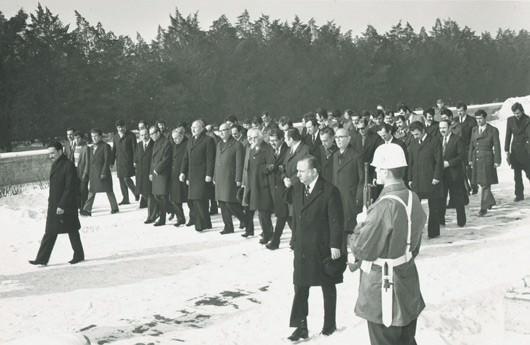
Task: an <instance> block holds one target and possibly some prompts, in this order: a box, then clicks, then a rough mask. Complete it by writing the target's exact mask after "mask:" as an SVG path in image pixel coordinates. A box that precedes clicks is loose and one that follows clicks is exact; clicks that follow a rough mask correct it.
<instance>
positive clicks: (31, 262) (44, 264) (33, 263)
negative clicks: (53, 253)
mask: <svg viewBox="0 0 530 345" xmlns="http://www.w3.org/2000/svg"><path fill="white" fill-rule="evenodd" d="M28 262H29V263H30V264H32V265H40V266H46V265H47V263H46V262H40V261H37V260H28Z"/></svg>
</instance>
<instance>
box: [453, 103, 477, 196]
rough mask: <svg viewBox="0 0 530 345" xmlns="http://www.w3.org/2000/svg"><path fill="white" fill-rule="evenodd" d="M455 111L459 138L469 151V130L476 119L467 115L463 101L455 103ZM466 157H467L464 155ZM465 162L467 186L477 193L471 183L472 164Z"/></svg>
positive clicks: (472, 192) (474, 185) (475, 124)
mask: <svg viewBox="0 0 530 345" xmlns="http://www.w3.org/2000/svg"><path fill="white" fill-rule="evenodd" d="M456 113H457V115H458V117H457V122H458V124H459V125H458V130H459V132H460V138H461V139H462V142H463V143H464V149H465V151H466V152H468V151H469V142H470V140H471V130H472V129H473V127H476V126H477V120H476V119H475V118H474V117H473V116H471V115H469V114H468V113H467V104H465V103H464V102H459V103H458V104H457V105H456ZM466 158H467V157H466ZM465 163H466V164H465V165H466V181H465V182H466V185H468V186H469V189H470V192H471V194H477V193H478V187H477V185H476V184H473V183H471V173H472V171H471V167H472V165H469V164H467V162H465Z"/></svg>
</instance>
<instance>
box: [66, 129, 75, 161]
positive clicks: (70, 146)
mask: <svg viewBox="0 0 530 345" xmlns="http://www.w3.org/2000/svg"><path fill="white" fill-rule="evenodd" d="M75 132H76V130H75V129H74V128H72V127H70V128H67V129H66V141H64V143H63V151H64V155H65V156H66V158H68V159H69V160H71V161H72V162H73V161H74V151H75V147H76V141H75Z"/></svg>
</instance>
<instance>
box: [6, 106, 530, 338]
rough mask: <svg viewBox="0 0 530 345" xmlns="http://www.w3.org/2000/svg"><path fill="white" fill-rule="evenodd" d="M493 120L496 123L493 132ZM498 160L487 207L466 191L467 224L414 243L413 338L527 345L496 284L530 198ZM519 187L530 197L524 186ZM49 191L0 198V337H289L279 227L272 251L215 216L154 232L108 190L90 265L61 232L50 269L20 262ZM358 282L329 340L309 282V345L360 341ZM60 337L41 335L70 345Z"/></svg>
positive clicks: (95, 222) (516, 255) (522, 265)
mask: <svg viewBox="0 0 530 345" xmlns="http://www.w3.org/2000/svg"><path fill="white" fill-rule="evenodd" d="M529 110H530V107H529ZM500 118H501V120H499V121H497V123H494V125H497V126H498V128H499V129H500V130H501V141H502V138H503V134H502V133H504V119H505V117H502V116H501V117H500ZM503 164H504V165H503V166H501V168H500V169H499V176H500V180H501V183H500V184H499V185H496V186H494V187H493V188H492V189H493V193H494V194H495V197H496V198H497V203H498V206H497V207H495V208H494V209H493V210H492V211H491V212H489V213H488V215H487V216H486V217H484V218H478V217H477V215H476V214H477V212H478V202H479V200H478V197H477V196H473V197H472V198H471V203H470V206H469V207H468V209H467V214H468V225H467V226H466V227H465V228H463V229H461V228H458V227H456V224H455V223H456V220H455V214H454V210H449V211H448V219H447V224H448V225H447V226H446V227H443V228H442V232H441V233H442V235H441V237H440V238H438V239H434V240H428V239H427V237H426V236H425V238H424V241H423V247H422V251H421V253H420V256H419V257H418V259H417V264H418V269H419V273H420V281H421V286H422V291H423V294H424V299H425V301H426V304H427V307H426V309H425V311H424V312H423V313H422V315H421V316H420V318H419V322H418V331H417V340H418V343H419V344H429V345H438V344H450V345H458V344H487V345H497V344H521V345H522V344H530V336H521V335H516V334H511V333H507V332H505V331H504V307H503V296H504V292H505V291H506V289H508V288H509V287H511V286H513V285H514V284H517V282H518V281H519V280H520V279H521V278H522V277H524V276H525V275H527V274H529V273H530V265H529V263H530V250H529V248H530V228H529V227H528V222H529V220H530V197H529V198H528V199H527V200H525V201H523V202H520V203H513V202H512V200H513V182H512V179H513V178H512V171H511V170H510V169H509V168H508V167H507V166H506V165H505V163H504V157H503ZM115 182H116V184H115V189H116V190H117V188H116V187H117V186H118V184H117V181H115ZM525 187H526V189H527V195H530V185H529V184H528V182H525ZM117 197H118V198H120V195H119V191H117ZM46 199H47V191H46V190H40V189H39V188H37V187H32V186H28V187H27V188H26V191H25V193H24V194H22V195H16V196H12V197H8V198H3V199H0V231H1V235H0V236H1V241H0V262H2V265H1V266H0V320H2V322H1V323H0V343H1V344H4V343H9V342H12V344H14V343H16V344H36V343H37V342H36V341H35V340H30V338H28V337H32V336H33V337H35V336H43V335H51V336H52V337H53V336H54V334H59V335H61V336H62V337H68V336H65V335H74V336H76V335H77V337H78V338H79V339H82V340H84V339H86V338H88V339H90V341H91V343H92V344H107V343H111V344H120V345H123V344H179V343H187V344H220V343H223V344H258V345H259V344H282V343H286V344H287V343H289V341H288V340H286V337H287V336H288V335H289V334H290V333H291V331H292V329H290V328H289V327H288V319H289V311H290V307H291V300H292V296H293V289H292V252H291V251H290V250H289V249H288V248H287V247H288V246H287V243H288V240H289V237H290V232H289V230H286V232H285V234H284V236H283V240H282V244H281V249H280V250H277V251H272V252H271V251H269V250H267V249H265V248H264V247H263V246H261V245H260V244H259V243H258V239H259V238H258V237H257V236H256V237H253V238H250V239H244V238H242V237H241V236H240V233H238V232H236V233H235V234H231V235H224V236H222V235H220V234H219V231H220V230H221V229H222V221H221V219H220V216H214V217H213V224H214V229H213V230H211V231H207V232H204V233H197V232H196V231H195V230H194V229H193V228H191V227H190V228H186V227H180V228H175V227H173V226H172V225H167V226H165V227H159V228H155V227H153V226H151V225H144V224H143V220H144V219H145V217H146V211H145V210H139V209H138V204H136V203H135V204H133V205H128V206H125V207H122V208H121V212H120V213H119V214H116V215H110V210H109V206H108V202H107V200H106V197H105V196H104V195H98V196H97V198H96V203H95V209H94V212H93V216H92V217H90V218H82V219H81V223H82V230H81V236H82V240H83V245H84V248H85V253H86V258H87V261H86V262H83V263H81V264H78V265H75V266H71V265H69V264H68V263H67V261H68V260H70V259H71V255H72V252H71V248H70V244H69V241H68V238H67V236H65V235H62V236H60V237H59V239H58V241H57V243H56V246H55V250H54V252H53V255H52V258H51V261H50V264H49V265H48V266H47V267H44V268H39V267H34V266H31V265H29V264H28V263H27V260H28V259H33V258H34V256H35V255H36V252H37V249H38V246H39V241H40V239H41V236H42V233H43V230H44V221H45V209H46V202H47V200H46ZM256 218H257V217H256ZM255 222H256V225H257V223H258V222H257V219H256V220H255ZM170 223H172V222H170ZM237 223H238V222H237V221H236V224H237ZM256 230H257V234H259V227H258V228H257V229H256ZM358 277H359V273H358V272H356V273H350V272H349V271H347V272H346V273H345V282H344V283H343V284H341V285H339V286H338V308H337V322H338V327H339V330H338V332H337V333H336V334H334V335H332V336H331V337H325V336H322V335H319V332H320V330H321V328H322V320H323V306H322V295H321V290H320V289H318V288H314V289H312V290H311V291H312V292H311V296H310V302H309V303H310V305H309V309H310V311H309V319H308V324H309V330H310V335H311V339H310V340H309V341H308V343H310V344H347V343H350V344H368V343H369V341H368V334H367V329H366V323H365V321H363V320H361V319H359V318H357V317H356V316H355V315H354V313H353V308H354V305H355V300H356V298H357V287H358ZM521 317H526V318H528V317H530V315H521ZM83 336H86V338H84V337H83ZM15 339H18V340H17V341H16V342H14V340H15ZM33 339H35V338H33ZM56 339H57V338H56ZM69 339H70V340H65V341H64V342H59V340H56V341H50V342H49V343H50V344H63V343H65V344H66V343H68V344H74V343H76V342H75V341H72V340H71V338H69ZM44 343H45V342H44V341H40V342H39V344H44ZM79 343H80V344H82V343H83V341H81V342H79Z"/></svg>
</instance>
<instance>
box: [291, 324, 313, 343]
mask: <svg viewBox="0 0 530 345" xmlns="http://www.w3.org/2000/svg"><path fill="white" fill-rule="evenodd" d="M308 337H309V332H308V330H307V326H299V327H297V328H296V329H295V330H294V332H293V334H291V335H290V336H289V337H288V338H287V339H289V340H290V341H298V340H300V339H307V338H308Z"/></svg>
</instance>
